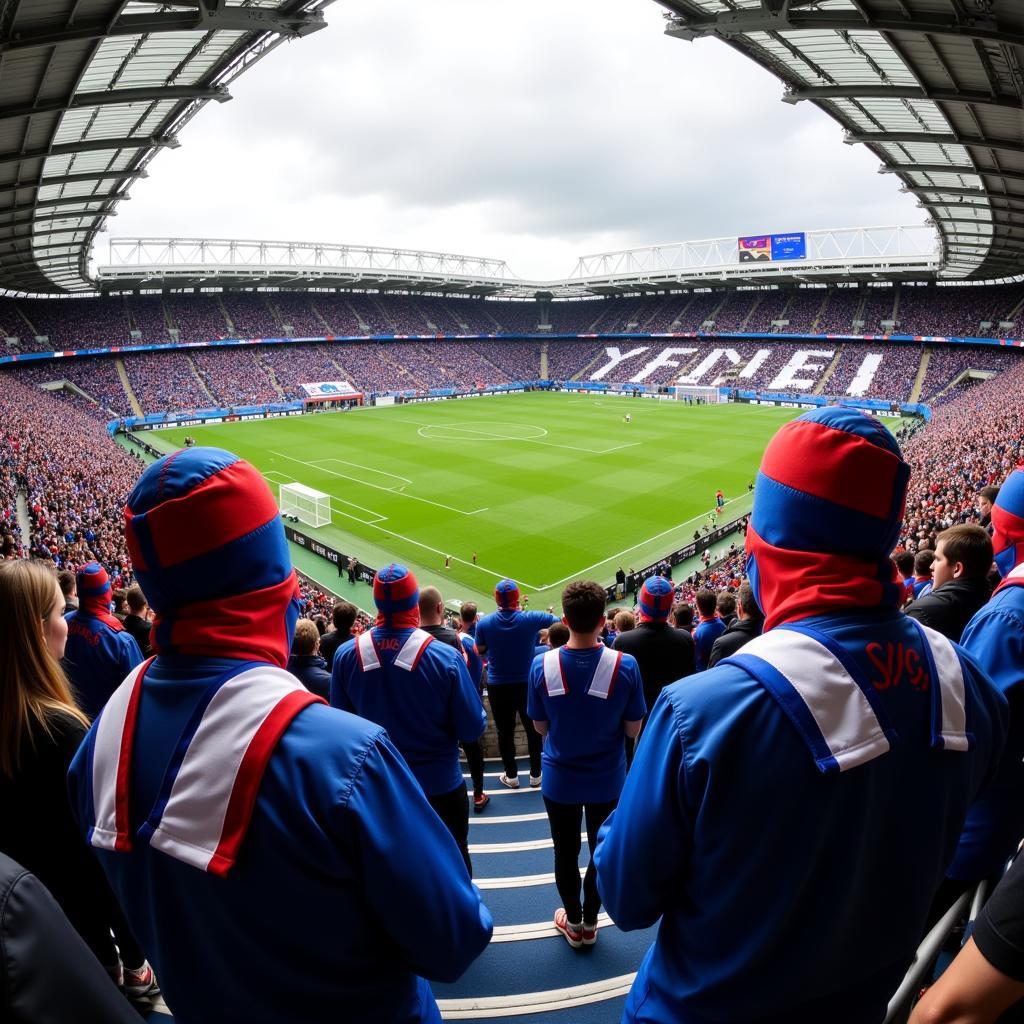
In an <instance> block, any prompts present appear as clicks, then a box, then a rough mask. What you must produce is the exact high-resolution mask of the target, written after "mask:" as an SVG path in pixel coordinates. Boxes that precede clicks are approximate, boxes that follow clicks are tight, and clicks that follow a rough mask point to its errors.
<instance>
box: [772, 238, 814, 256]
mask: <svg viewBox="0 0 1024 1024" xmlns="http://www.w3.org/2000/svg"><path fill="white" fill-rule="evenodd" d="M805 259H807V236H806V235H805V234H804V233H803V232H802V231H797V232H795V233H793V234H791V235H772V262H773V263H775V262H778V261H779V260H805Z"/></svg>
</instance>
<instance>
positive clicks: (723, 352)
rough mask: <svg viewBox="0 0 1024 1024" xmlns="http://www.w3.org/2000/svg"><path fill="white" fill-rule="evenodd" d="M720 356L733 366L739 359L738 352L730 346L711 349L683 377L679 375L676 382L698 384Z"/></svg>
mask: <svg viewBox="0 0 1024 1024" xmlns="http://www.w3.org/2000/svg"><path fill="white" fill-rule="evenodd" d="M722 356H725V358H726V359H728V360H729V362H730V363H732V365H733V366H735V365H736V364H737V363H739V361H740V354H739V353H738V352H737V351H736V350H735V349H732V348H716V349H712V351H711V352H709V353H708V354H707V355H706V356H705V357H704V358H703V359H702V360H701V361H700V362H699V363H698V364H697V365H696V366H695V367H694V368H693V370H691V371H690V372H689V373H688V374H687V375H686V376H685V377H680V378H679V380H677V381H676V383H677V384H699V383H700V381H701V378H702V377H703V376H704V375H705V374H706V373H707V372H708V370H710V369H711V367H712V366H714V365H715V363H717V362H718V361H719V360H720V359H721V358H722Z"/></svg>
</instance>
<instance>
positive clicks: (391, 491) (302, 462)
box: [270, 451, 487, 518]
mask: <svg viewBox="0 0 1024 1024" xmlns="http://www.w3.org/2000/svg"><path fill="white" fill-rule="evenodd" d="M270 454H271V455H277V456H279V457H280V458H282V459H288V460H289V461H290V462H297V463H298V464H299V465H300V466H305V467H306V468H307V469H312V470H313V471H314V472H317V473H328V474H329V475H331V476H336V477H339V478H340V479H342V480H351V481H352V482H353V483H356V484H362V485H363V486H364V487H372V488H373V489H374V490H375V491H384V492H385V493H387V494H395V495H397V496H398V497H400V498H409V499H410V500H412V501H420V502H422V503H423V504H424V505H433V506H434V507H435V508H443V509H444V510H445V511H446V512H456V513H457V514H458V515H460V516H475V515H478V514H479V513H481V512H486V511H487V509H486V508H476V509H473V510H472V511H471V512H467V511H466V509H463V508H454V507H453V506H452V505H445V504H444V503H443V502H440V501H431V500H430V498H419V497H417V496H416V495H415V494H406V493H405V492H404V491H396V490H395V489H394V488H393V487H383V486H381V485H380V484H372V483H370V481H369V480H363V479H361V478H360V477H358V476H351V475H350V474H348V473H339V472H337V471H336V470H333V469H326V468H324V467H323V466H319V465H317V463H316V462H306V461H305V460H303V459H296V458H295V457H294V456H292V455H285V453H284V452H275V451H271V452H270ZM317 461H318V462H327V461H328V460H327V459H319V460H317ZM339 500H344V499H339ZM356 507H357V508H358V507H359V506H358V505H357V506H356ZM376 514H377V513H374V515H376ZM385 518H386V517H385Z"/></svg>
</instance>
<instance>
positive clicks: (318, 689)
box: [288, 654, 331, 700]
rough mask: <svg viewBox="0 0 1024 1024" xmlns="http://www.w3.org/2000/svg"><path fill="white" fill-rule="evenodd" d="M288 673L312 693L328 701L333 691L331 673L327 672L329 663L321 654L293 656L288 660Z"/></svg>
mask: <svg viewBox="0 0 1024 1024" xmlns="http://www.w3.org/2000/svg"><path fill="white" fill-rule="evenodd" d="M288 671H289V672H291V674H292V675H293V676H295V678H296V679H298V681H299V682H300V683H302V685H303V686H304V687H305V688H306V689H307V690H309V692H310V693H315V694H316V695H317V696H318V697H323V699H324V700H327V698H328V695H329V694H330V690H331V673H330V672H329V671H328V670H327V662H326V661H324V659H323V658H321V657H320V655H319V654H293V655H292V656H291V657H290V658H289V659H288Z"/></svg>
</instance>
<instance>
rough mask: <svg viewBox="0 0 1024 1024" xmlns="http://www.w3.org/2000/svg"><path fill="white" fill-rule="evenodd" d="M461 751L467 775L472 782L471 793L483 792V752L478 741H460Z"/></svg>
mask: <svg viewBox="0 0 1024 1024" xmlns="http://www.w3.org/2000/svg"><path fill="white" fill-rule="evenodd" d="M462 750H463V752H464V753H465V755H466V764H467V765H468V766H469V775H470V778H471V779H472V780H473V793H474V795H475V794H477V793H482V792H483V791H484V752H483V751H482V750H481V749H480V743H479V741H478V740H471V741H470V742H468V743H467V742H466V741H465V740H463V741H462Z"/></svg>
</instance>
